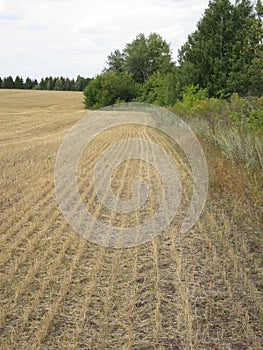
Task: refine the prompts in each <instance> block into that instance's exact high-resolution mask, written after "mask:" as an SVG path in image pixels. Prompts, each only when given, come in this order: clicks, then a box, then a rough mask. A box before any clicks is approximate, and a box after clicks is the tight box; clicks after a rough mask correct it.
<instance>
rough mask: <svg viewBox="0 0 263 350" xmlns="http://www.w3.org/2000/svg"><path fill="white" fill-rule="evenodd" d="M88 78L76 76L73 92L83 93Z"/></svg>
mask: <svg viewBox="0 0 263 350" xmlns="http://www.w3.org/2000/svg"><path fill="white" fill-rule="evenodd" d="M90 80H91V79H90V78H86V79H85V78H83V77H81V76H80V75H78V76H77V79H76V82H75V84H74V90H75V91H83V90H84V89H85V87H86V86H87V85H88V84H89V82H90Z"/></svg>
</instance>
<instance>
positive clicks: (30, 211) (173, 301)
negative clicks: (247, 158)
mask: <svg viewBox="0 0 263 350" xmlns="http://www.w3.org/2000/svg"><path fill="white" fill-rule="evenodd" d="M89 113H90V112H89V111H87V110H85V109H84V105H83V95H82V93H77V92H48V91H22V90H20V91H19V90H0V126H1V129H0V174H1V178H0V213H1V217H0V218H1V219H0V220H1V221H0V234H1V236H0V252H1V254H0V273H1V277H0V290H1V298H0V307H1V309H0V338H1V340H0V348H1V349H25V350H26V349H27V350H31V349H32V350H33V349H92V350H97V349H134V350H150V349H163V350H168V349H171V350H191V349H195V350H199V349H200V350H206V349H207V350H216V349H218V350H234V349H238V350H243V349H244V350H249V349H251V350H257V349H258V350H259V349H262V347H263V297H262V291H263V282H262V281H263V256H262V251H263V238H262V232H263V230H262V229H263V225H262V212H263V211H262V208H263V204H262V182H261V181H262V178H261V174H259V173H257V172H256V171H253V170H252V169H250V168H246V167H245V166H244V165H243V164H234V163H233V162H231V161H230V160H228V159H226V158H225V157H224V156H223V155H222V154H221V153H220V152H219V151H218V150H217V149H216V148H213V147H212V146H211V145H210V144H209V143H208V142H207V141H206V140H200V141H201V142H202V146H203V148H204V151H205V155H206V157H207V162H208V168H209V181H210V183H209V195H208V199H207V202H206V206H205V209H204V211H203V213H202V215H201V217H200V218H199V220H198V221H197V223H196V224H195V226H194V227H193V228H192V229H191V230H190V231H189V232H188V233H186V234H185V235H180V234H178V231H179V230H178V227H180V223H181V222H182V218H183V213H184V212H185V209H186V208H187V207H188V205H189V200H190V197H191V194H192V187H193V184H192V178H191V173H190V169H189V164H188V163H187V161H186V159H185V156H184V154H183V153H182V152H181V151H180V150H179V149H177V146H176V145H175V144H174V143H173V142H172V141H171V140H170V139H168V138H167V137H166V136H165V135H164V134H162V133H161V132H158V131H157V130H153V129H151V128H149V127H144V126H140V125H136V124H130V125H126V126H122V127H114V128H112V129H111V130H106V131H105V132H103V133H101V134H100V135H98V136H97V137H96V138H94V139H93V141H92V142H91V143H90V145H89V146H88V147H87V149H85V152H84V153H83V155H82V157H81V161H80V164H79V169H78V181H79V182H78V186H79V190H80V193H81V196H82V199H83V201H84V202H85V204H86V206H87V208H88V209H89V210H90V212H91V213H92V215H93V216H94V217H96V218H98V219H99V220H101V221H103V222H105V223H106V224H107V225H115V226H119V227H128V226H130V225H136V224H138V223H141V222H143V221H145V220H147V218H149V217H151V216H152V215H153V213H154V212H155V211H156V209H157V208H158V203H159V201H160V198H161V196H162V191H161V186H162V183H161V180H160V178H159V175H158V173H156V171H155V170H154V169H153V168H152V167H151V166H150V165H149V164H148V163H146V162H143V161H139V160H135V159H130V160H127V161H126V162H124V163H123V164H121V165H120V166H119V167H118V168H117V169H116V171H115V172H114V177H113V180H112V189H113V192H114V193H115V195H116V196H117V197H118V198H121V199H122V200H128V199H130V197H131V184H132V182H133V180H134V179H139V178H141V177H143V178H144V179H146V180H147V182H148V184H149V191H150V192H149V198H148V200H147V202H146V203H145V205H144V206H143V208H142V209H140V210H138V211H136V212H134V213H133V214H129V215H128V214H117V213H115V212H114V211H110V210H108V209H107V208H105V207H104V206H103V205H102V204H101V203H100V202H99V199H98V197H97V195H96V193H95V191H94V186H93V183H92V171H93V168H94V166H95V164H96V161H97V160H98V158H99V156H100V154H101V153H102V152H103V150H105V149H107V148H108V147H109V146H110V145H111V144H113V143H115V142H117V141H120V140H122V139H130V138H132V137H139V138H142V139H144V140H152V141H153V142H155V143H158V144H159V145H161V146H162V147H163V148H165V149H166V151H167V153H168V154H169V155H170V157H171V158H173V159H174V161H175V163H176V164H177V167H178V168H179V169H180V171H179V172H180V176H181V179H182V184H183V191H182V203H181V206H180V208H179V214H178V215H177V216H176V217H175V219H174V221H173V222H172V223H171V225H170V226H169V227H168V228H167V230H166V231H165V232H163V233H162V234H161V235H159V236H157V237H155V238H154V239H153V240H152V241H150V242H148V243H145V244H143V245H139V246H137V247H133V248H123V249H113V248H106V247H102V246H99V245H96V244H93V243H91V242H89V241H88V240H86V239H84V238H82V237H81V236H80V235H78V234H77V233H76V232H74V231H73V229H71V227H70V226H69V225H68V223H67V221H66V220H65V219H64V217H63V215H62V213H61V211H60V209H59V207H58V204H57V201H56V197H55V190H54V167H55V162H56V155H57V152H58V149H59V146H60V144H61V142H62V140H63V137H64V136H65V135H66V133H67V132H68V130H69V129H70V127H71V126H73V125H74V124H75V123H76V122H77V121H78V120H80V119H81V118H82V117H83V116H85V115H87V114H89ZM90 118H92V114H90ZM144 151H145V150H144ZM144 151H143V152H144Z"/></svg>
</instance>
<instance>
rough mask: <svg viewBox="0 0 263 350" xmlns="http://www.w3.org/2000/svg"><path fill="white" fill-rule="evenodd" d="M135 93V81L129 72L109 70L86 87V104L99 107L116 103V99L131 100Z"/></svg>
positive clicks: (87, 106) (93, 107)
mask: <svg viewBox="0 0 263 350" xmlns="http://www.w3.org/2000/svg"><path fill="white" fill-rule="evenodd" d="M134 94H135V83H134V81H133V80H132V78H131V77H130V76H129V75H128V74H127V73H123V74H118V73H116V72H107V73H103V74H100V75H97V77H96V78H95V79H94V80H92V81H91V82H90V84H89V85H88V86H87V87H86V88H85V90H84V96H85V106H86V108H90V109H97V108H102V107H105V106H109V105H112V104H115V103H116V101H123V102H129V101H132V99H133V97H134Z"/></svg>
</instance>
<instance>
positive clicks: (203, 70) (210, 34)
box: [179, 0, 234, 96]
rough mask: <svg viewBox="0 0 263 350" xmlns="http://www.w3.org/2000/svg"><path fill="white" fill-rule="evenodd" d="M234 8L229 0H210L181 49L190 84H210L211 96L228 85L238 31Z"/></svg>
mask: <svg viewBox="0 0 263 350" xmlns="http://www.w3.org/2000/svg"><path fill="white" fill-rule="evenodd" d="M232 11H233V5H232V4H231V3H230V1H229V0H215V1H210V3H209V7H208V9H206V10H205V14H204V16H203V18H202V19H201V20H200V21H199V22H198V25H197V29H196V31H195V32H194V33H193V34H191V35H189V36H188V40H187V42H186V43H185V44H184V45H183V46H182V48H181V50H180V51H179V62H180V65H181V67H182V68H183V69H182V72H183V75H185V74H187V71H188V75H189V76H190V79H189V80H190V81H189V80H188V81H187V82H186V85H189V84H190V83H193V84H194V85H197V84H199V86H200V87H201V88H205V87H207V88H208V91H209V94H210V95H211V96H212V95H216V94H218V93H220V91H221V89H223V88H224V87H225V85H226V80H227V77H228V74H229V69H228V56H229V53H230V52H229V47H230V46H231V42H232V40H233V35H234V33H233V20H232ZM185 68H186V69H185Z"/></svg>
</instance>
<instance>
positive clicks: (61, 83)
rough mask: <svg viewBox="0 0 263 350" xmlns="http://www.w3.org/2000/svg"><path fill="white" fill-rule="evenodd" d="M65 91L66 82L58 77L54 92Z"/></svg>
mask: <svg viewBox="0 0 263 350" xmlns="http://www.w3.org/2000/svg"><path fill="white" fill-rule="evenodd" d="M65 89H66V80H65V78H63V77H60V78H58V79H57V80H56V82H55V86H54V90H57V91H64V90H65Z"/></svg>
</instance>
